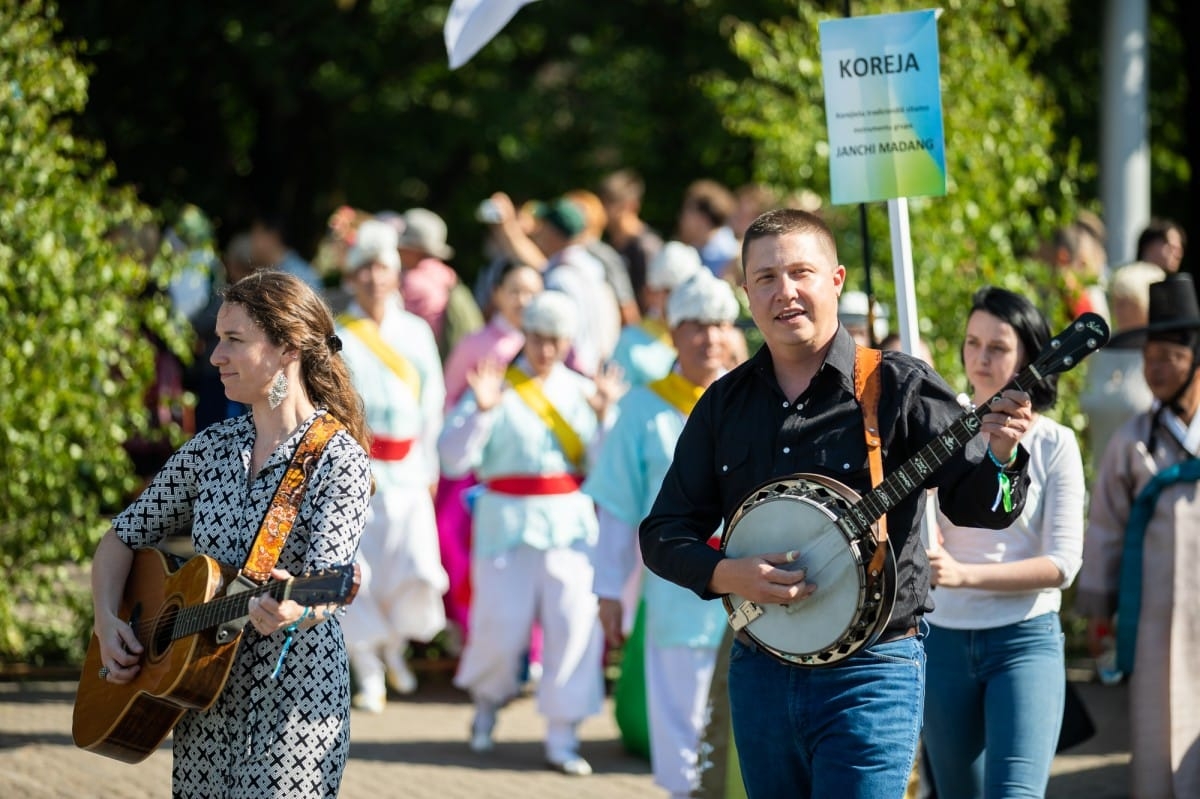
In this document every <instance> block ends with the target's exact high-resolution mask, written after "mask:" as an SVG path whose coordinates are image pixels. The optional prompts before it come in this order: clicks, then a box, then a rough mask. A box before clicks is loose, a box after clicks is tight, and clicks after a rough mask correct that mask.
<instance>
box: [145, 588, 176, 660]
mask: <svg viewBox="0 0 1200 799" xmlns="http://www.w3.org/2000/svg"><path fill="white" fill-rule="evenodd" d="M181 608H182V605H180V604H179V603H178V602H168V603H166V604H164V605H163V606H162V608H161V610H160V611H159V614H158V616H157V617H156V618H155V619H154V629H152V630H151V631H150V643H149V647H148V649H149V655H150V659H151V660H155V659H157V658H160V657H162V656H163V654H165V653H166V651H167V650H168V649H169V648H170V647H171V641H172V640H173V639H172V637H171V632H172V630H173V629H174V627H175V619H176V618H178V616H179V611H180V609H181Z"/></svg>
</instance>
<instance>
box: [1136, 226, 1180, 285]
mask: <svg viewBox="0 0 1200 799" xmlns="http://www.w3.org/2000/svg"><path fill="white" fill-rule="evenodd" d="M1186 247H1187V233H1185V232H1184V230H1183V228H1182V227H1181V226H1180V225H1179V223H1178V222H1174V221H1172V220H1170V219H1151V220H1150V223H1149V224H1148V225H1146V227H1145V229H1144V230H1142V232H1141V234H1140V235H1139V236H1138V240H1137V259H1138V260H1139V261H1148V262H1149V263H1152V264H1156V265H1158V266H1161V267H1162V268H1163V269H1165V270H1166V271H1168V272H1178V271H1179V267H1180V265H1181V264H1182V263H1183V253H1184V249H1185V248H1186Z"/></svg>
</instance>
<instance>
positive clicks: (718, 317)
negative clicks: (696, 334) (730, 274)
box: [667, 270, 738, 329]
mask: <svg viewBox="0 0 1200 799" xmlns="http://www.w3.org/2000/svg"><path fill="white" fill-rule="evenodd" d="M737 315H738V301H737V298H736V297H734V296H733V287H732V286H730V285H729V284H728V283H727V282H725V281H724V280H721V279H720V278H719V277H714V276H713V275H712V273H711V272H709V271H708V270H702V271H700V272H697V273H696V274H695V275H693V276H692V279H691V280H689V281H687V282H686V283H684V284H683V285H682V286H679V287H678V288H676V289H675V290H674V291H672V292H671V296H669V297H667V326H668V327H670V328H672V329H673V328H675V327H678V326H679V324H680V323H681V322H687V321H692V322H703V323H705V324H726V323H729V322H732V321H733V320H735V319H737Z"/></svg>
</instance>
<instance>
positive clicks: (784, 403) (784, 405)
mask: <svg viewBox="0 0 1200 799" xmlns="http://www.w3.org/2000/svg"><path fill="white" fill-rule="evenodd" d="M787 406H788V401H787V400H784V401H783V407H785V408H786V407H787Z"/></svg>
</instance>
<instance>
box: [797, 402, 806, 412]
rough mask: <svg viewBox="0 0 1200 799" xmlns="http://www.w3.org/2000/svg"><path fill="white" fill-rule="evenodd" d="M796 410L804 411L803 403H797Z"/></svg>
mask: <svg viewBox="0 0 1200 799" xmlns="http://www.w3.org/2000/svg"><path fill="white" fill-rule="evenodd" d="M796 410H798V411H802V410H804V403H803V402H797V403H796Z"/></svg>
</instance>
